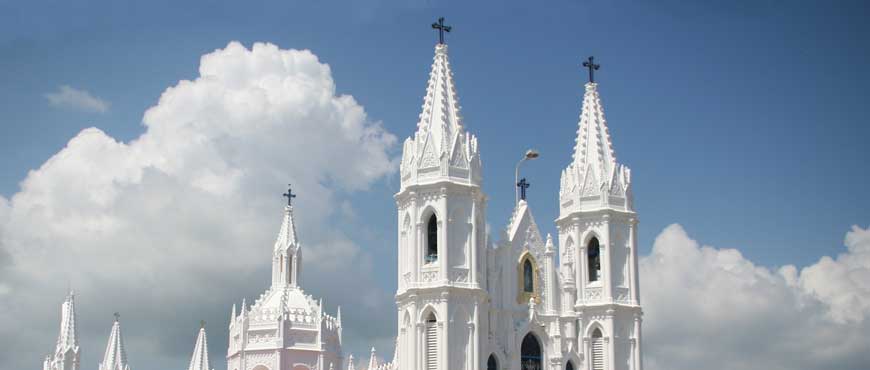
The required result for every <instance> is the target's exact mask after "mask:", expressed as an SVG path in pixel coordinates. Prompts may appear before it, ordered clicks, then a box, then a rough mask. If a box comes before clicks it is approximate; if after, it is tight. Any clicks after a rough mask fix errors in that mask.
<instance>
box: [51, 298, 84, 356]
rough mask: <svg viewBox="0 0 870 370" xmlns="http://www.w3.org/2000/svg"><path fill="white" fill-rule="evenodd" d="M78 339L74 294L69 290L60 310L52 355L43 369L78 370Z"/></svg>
mask: <svg viewBox="0 0 870 370" xmlns="http://www.w3.org/2000/svg"><path fill="white" fill-rule="evenodd" d="M79 356H80V353H79V337H78V332H77V331H76V306H75V293H73V291H72V290H70V292H69V294H68V295H67V296H66V299H64V301H63V304H62V305H61V308H60V331H59V333H58V335H57V344H56V346H55V349H54V354H52V355H49V356H47V357H46V359H45V362H44V363H43V369H46V370H78V369H79Z"/></svg>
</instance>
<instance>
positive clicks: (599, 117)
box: [559, 57, 633, 217]
mask: <svg viewBox="0 0 870 370" xmlns="http://www.w3.org/2000/svg"><path fill="white" fill-rule="evenodd" d="M584 67H586V68H588V69H589V73H590V75H589V78H590V79H591V78H592V76H593V75H592V72H593V71H594V70H597V69H598V68H599V67H600V66H599V65H598V64H594V63H593V62H592V58H591V57H590V58H589V61H588V62H586V63H584ZM559 198H560V201H559V203H560V204H561V207H560V217H566V216H567V215H569V214H570V213H572V212H575V211H581V210H585V209H593V208H600V207H609V208H614V209H619V210H626V211H629V210H632V209H633V206H632V200H631V171H630V170H629V169H628V167H626V166H623V165H621V164H619V163H617V161H616V154H615V152H614V151H613V142H612V141H611V139H610V131H609V130H608V128H607V120H606V119H605V118H604V108H603V107H602V104H601V97H600V96H599V94H598V84H597V83H595V82H588V83H586V92H585V93H584V94H583V108H582V111H581V112H580V122H579V123H578V126H577V138H576V139H575V145H574V154H573V158H572V161H571V164H569V165H568V167H567V168H566V169H565V170H564V171H562V180H561V186H560V189H559ZM581 198H582V201H581ZM593 199H595V200H593Z"/></svg>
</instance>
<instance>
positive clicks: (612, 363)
mask: <svg viewBox="0 0 870 370" xmlns="http://www.w3.org/2000/svg"><path fill="white" fill-rule="evenodd" d="M605 325H606V326H607V335H606V336H605V338H604V344H605V348H606V351H607V352H606V353H607V368H608V369H609V370H614V369H616V359H615V358H614V355H615V353H616V351H614V347H616V333H615V332H614V331H615V330H614V325H613V309H608V310H607V320H606V323H605Z"/></svg>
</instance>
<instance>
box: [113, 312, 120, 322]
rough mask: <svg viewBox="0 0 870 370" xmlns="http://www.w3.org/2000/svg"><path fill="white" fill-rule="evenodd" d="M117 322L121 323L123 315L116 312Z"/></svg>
mask: <svg viewBox="0 0 870 370" xmlns="http://www.w3.org/2000/svg"><path fill="white" fill-rule="evenodd" d="M114 315H115V322H118V321H121V314H119V313H117V312H115V314H114Z"/></svg>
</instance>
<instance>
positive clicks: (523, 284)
mask: <svg viewBox="0 0 870 370" xmlns="http://www.w3.org/2000/svg"><path fill="white" fill-rule="evenodd" d="M529 273H531V276H529ZM539 274H540V266H539V265H538V261H537V260H535V256H533V255H532V254H531V253H530V252H529V251H524V252H523V253H522V254H520V258H519V259H518V260H517V293H516V294H517V303H519V304H523V303H529V299H531V298H535V299H537V298H539V297H540V292H541V286H540V285H541V279H540V277H539ZM529 283H531V287H529ZM528 288H531V289H528Z"/></svg>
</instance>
